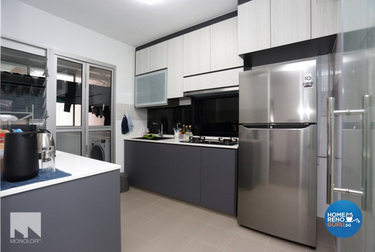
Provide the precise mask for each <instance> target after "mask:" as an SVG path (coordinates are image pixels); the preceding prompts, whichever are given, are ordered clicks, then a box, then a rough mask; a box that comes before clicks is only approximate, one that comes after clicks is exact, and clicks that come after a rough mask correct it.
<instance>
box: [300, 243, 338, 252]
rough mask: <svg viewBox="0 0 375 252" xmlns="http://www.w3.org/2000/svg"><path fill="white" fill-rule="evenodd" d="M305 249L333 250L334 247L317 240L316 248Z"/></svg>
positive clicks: (321, 251) (328, 251)
mask: <svg viewBox="0 0 375 252" xmlns="http://www.w3.org/2000/svg"><path fill="white" fill-rule="evenodd" d="M306 251H307V252H313V251H315V252H335V247H333V246H329V245H327V244H324V243H320V242H318V243H317V244H316V249H312V248H307V250H306Z"/></svg>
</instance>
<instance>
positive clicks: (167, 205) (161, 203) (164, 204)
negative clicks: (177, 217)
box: [153, 198, 178, 209]
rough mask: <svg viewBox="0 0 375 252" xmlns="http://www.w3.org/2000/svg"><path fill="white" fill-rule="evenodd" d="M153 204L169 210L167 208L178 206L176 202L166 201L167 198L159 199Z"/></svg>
mask: <svg viewBox="0 0 375 252" xmlns="http://www.w3.org/2000/svg"><path fill="white" fill-rule="evenodd" d="M153 204H154V205H155V206H158V207H161V208H165V209H169V208H172V207H174V206H176V205H177V204H178V201H175V200H172V199H168V198H161V199H160V200H158V201H156V202H154V203H153Z"/></svg>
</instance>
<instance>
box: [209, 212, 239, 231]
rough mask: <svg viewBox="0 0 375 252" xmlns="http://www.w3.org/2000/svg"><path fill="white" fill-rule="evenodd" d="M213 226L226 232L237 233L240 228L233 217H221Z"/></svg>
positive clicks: (216, 219)
mask: <svg viewBox="0 0 375 252" xmlns="http://www.w3.org/2000/svg"><path fill="white" fill-rule="evenodd" d="M210 225H211V226H214V227H218V228H221V229H224V230H226V231H229V232H232V233H236V232H237V230H238V229H239V228H240V226H239V225H238V224H237V219H236V218H235V217H232V216H226V215H219V216H217V217H216V218H215V219H214V220H213V221H212V222H211V223H210Z"/></svg>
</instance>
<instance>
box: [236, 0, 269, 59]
mask: <svg viewBox="0 0 375 252" xmlns="http://www.w3.org/2000/svg"><path fill="white" fill-rule="evenodd" d="M270 5H271V0H252V1H249V2H247V3H244V4H241V5H239V6H238V54H245V53H250V52H254V51H259V50H263V49H267V48H270V47H271V35H270V33H271V16H270V14H271V13H270V8H271V6H270Z"/></svg>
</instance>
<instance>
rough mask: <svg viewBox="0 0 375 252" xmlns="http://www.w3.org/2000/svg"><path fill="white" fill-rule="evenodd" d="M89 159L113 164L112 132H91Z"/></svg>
mask: <svg viewBox="0 0 375 252" xmlns="http://www.w3.org/2000/svg"><path fill="white" fill-rule="evenodd" d="M89 157H91V158H94V159H98V160H102V161H106V162H111V132H110V131H95V132H89Z"/></svg>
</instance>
